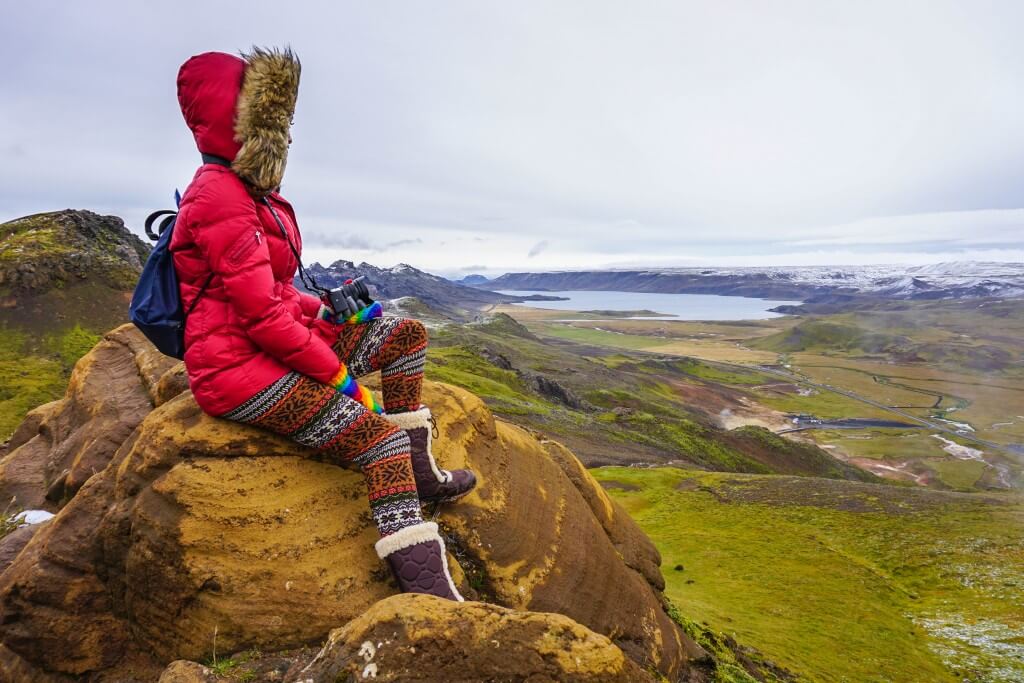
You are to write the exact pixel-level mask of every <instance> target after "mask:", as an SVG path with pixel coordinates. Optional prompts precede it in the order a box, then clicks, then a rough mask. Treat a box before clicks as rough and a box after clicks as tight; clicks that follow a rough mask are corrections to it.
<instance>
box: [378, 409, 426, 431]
mask: <svg viewBox="0 0 1024 683" xmlns="http://www.w3.org/2000/svg"><path fill="white" fill-rule="evenodd" d="M381 417H383V418H384V419H386V420H387V421H388V422H390V423H391V424H393V425H395V426H396V427H398V428H399V429H418V428H420V427H426V428H427V429H428V430H429V429H430V408H428V407H426V406H420V408H419V410H412V411H409V412H407V413H384V414H383V415H381Z"/></svg>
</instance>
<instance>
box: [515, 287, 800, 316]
mask: <svg viewBox="0 0 1024 683" xmlns="http://www.w3.org/2000/svg"><path fill="white" fill-rule="evenodd" d="M498 291H500V292H501V293H502V294H510V295H512V296H523V295H529V294H545V295H551V296H564V297H568V301H527V302H525V303H523V304H521V305H523V306H530V307H532V308H545V309H549V310H554V311H641V310H647V311H655V312H657V313H659V314H661V315H659V316H658V317H646V316H638V317H637V318H636V319H638V320H765V319H767V318H777V317H779V316H780V315H782V314H781V313H772V312H771V311H769V310H768V309H769V308H775V307H776V306H783V305H786V304H790V305H797V304H799V303H800V302H799V301H771V300H769V299H748V298H746V297H742V296H718V295H716V294H648V293H645V292H593V291H564V292H538V291H535V290H530V291H524V290H511V289H503V290H498Z"/></svg>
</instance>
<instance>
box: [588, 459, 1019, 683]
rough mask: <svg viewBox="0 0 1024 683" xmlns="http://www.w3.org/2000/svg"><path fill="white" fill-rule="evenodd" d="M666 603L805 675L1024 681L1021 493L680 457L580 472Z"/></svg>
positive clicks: (811, 677) (910, 682) (818, 677)
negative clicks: (747, 468)
mask: <svg viewBox="0 0 1024 683" xmlns="http://www.w3.org/2000/svg"><path fill="white" fill-rule="evenodd" d="M591 471H592V473H593V474H594V475H595V476H596V477H597V478H598V480H600V481H601V482H602V483H604V484H605V485H606V486H608V490H609V494H610V495H612V496H613V497H614V498H615V499H616V500H618V501H619V502H620V503H621V504H622V505H623V506H624V507H625V508H626V509H627V510H628V511H629V513H630V514H631V515H632V516H633V518H634V519H635V520H636V521H637V522H638V523H639V524H640V526H641V528H642V529H643V530H644V531H645V532H646V533H647V534H648V535H649V536H650V537H651V539H652V540H653V541H654V542H655V544H656V545H657V546H658V548H659V549H660V551H661V554H662V572H663V574H664V575H665V579H666V582H667V588H666V593H667V595H668V596H669V598H670V599H671V600H672V602H673V603H674V604H675V606H676V608H677V609H678V611H679V612H680V613H681V614H683V615H686V617H688V618H689V619H692V620H695V621H697V622H704V623H706V624H707V625H708V626H709V627H710V628H711V629H713V630H715V631H721V632H724V633H726V634H729V635H733V636H734V637H735V638H736V639H737V640H739V641H740V642H742V643H745V644H748V645H751V646H753V647H756V648H758V649H760V650H761V651H762V652H763V653H764V655H765V656H766V657H768V658H769V659H771V660H773V661H775V662H777V663H779V664H781V665H782V666H785V667H787V668H789V669H790V670H792V671H794V672H796V673H797V674H799V675H800V676H801V677H803V678H806V679H807V680H812V681H835V682H841V681H850V682H853V681H857V682H860V681H879V682H880V681H906V682H907V683H918V682H926V681H927V682H937V683H938V682H943V681H949V682H951V683H952V682H953V681H984V682H1001V683H1010V682H1011V681H1021V680H1024V499H1022V498H1021V497H1019V496H1008V495H1005V494H1004V495H994V494H993V495H986V494H977V493H975V494H963V493H949V492H943V491H931V490H925V489H918V488H914V489H909V488H906V487H893V486H882V485H876V484H863V483H857V482H849V481H839V480H825V479H816V478H806V477H804V478H801V477H782V476H764V475H744V474H727V473H710V472H697V471H692V470H681V469H677V468H670V467H664V468H648V469H644V468H622V467H606V468H599V469H595V470H591Z"/></svg>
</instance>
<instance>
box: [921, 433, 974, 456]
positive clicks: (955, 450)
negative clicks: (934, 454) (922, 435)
mask: <svg viewBox="0 0 1024 683" xmlns="http://www.w3.org/2000/svg"><path fill="white" fill-rule="evenodd" d="M932 438H933V439H938V440H939V441H941V442H942V443H944V444H946V445H945V446H943V447H942V450H944V451H946V452H947V453H949V454H950V455H952V456H953V457H954V458H957V459H958V460H981V461H982V462H985V459H984V458H982V457H981V456H982V455H984V451H979V450H978V449H977V448H968V447H967V446H961V445H960V444H958V443H957V442H956V441H950V440H949V439H947V438H945V437H943V436H940V435H939V434H932Z"/></svg>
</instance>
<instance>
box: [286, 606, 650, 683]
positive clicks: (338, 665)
mask: <svg viewBox="0 0 1024 683" xmlns="http://www.w3.org/2000/svg"><path fill="white" fill-rule="evenodd" d="M370 679H373V680H377V681H381V682H382V683H383V682H387V681H446V683H476V682H478V681H507V682H508V683H519V682H521V681H529V682H530V683H549V682H550V683H573V682H583V681H588V682H589V681H602V682H603V683H645V682H648V681H649V682H653V681H654V680H655V679H654V677H653V676H651V674H650V673H648V672H646V671H644V670H643V669H642V668H640V667H639V666H637V664H636V663H635V662H634V661H632V660H631V659H630V658H629V657H626V656H625V655H624V654H623V653H622V650H620V649H619V648H618V647H616V646H615V645H614V644H613V643H612V642H611V641H610V640H609V639H608V638H606V637H605V636H602V635H599V634H597V633H594V632H593V631H591V630H590V629H587V628H585V627H583V626H580V625H579V624H578V623H576V622H575V621H573V620H572V619H569V618H568V617H565V616H563V615H561V614H549V613H539V612H520V611H516V610H511V609H507V608H504V607H498V606H496V605H489V604H485V603H481V602H469V603H464V604H462V605H459V604H456V603H452V602H449V601H447V600H442V599H440V598H435V597H432V596H425V595H396V596H394V597H391V598H388V599H386V600H381V601H380V602H378V603H377V604H375V605H373V606H372V607H371V608H370V609H369V610H367V611H366V612H365V613H364V614H363V615H362V616H360V617H358V618H356V619H353V620H352V621H350V622H349V623H348V624H346V625H345V626H344V627H342V628H340V629H337V630H336V631H333V632H332V633H331V635H330V637H329V638H328V640H327V643H326V644H325V645H324V647H323V649H322V650H321V651H320V652H319V653H318V654H317V656H316V658H315V659H314V660H313V661H312V662H311V663H310V664H309V665H308V666H306V667H304V668H303V669H301V670H299V671H296V672H290V673H289V676H288V677H287V678H286V681H288V683H322V682H323V683H326V682H327V681H338V680H352V681H359V680H370Z"/></svg>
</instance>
